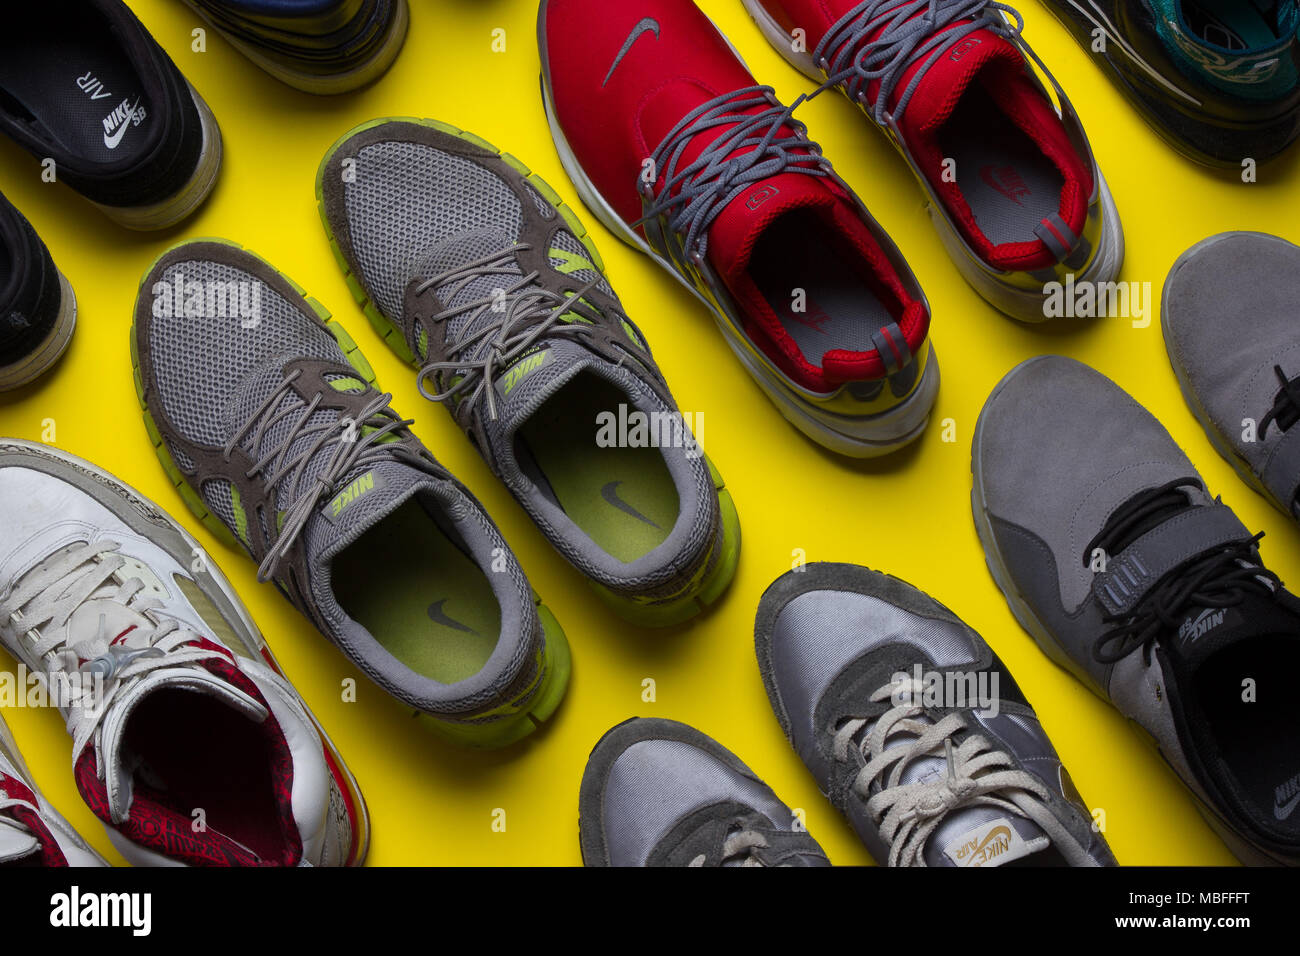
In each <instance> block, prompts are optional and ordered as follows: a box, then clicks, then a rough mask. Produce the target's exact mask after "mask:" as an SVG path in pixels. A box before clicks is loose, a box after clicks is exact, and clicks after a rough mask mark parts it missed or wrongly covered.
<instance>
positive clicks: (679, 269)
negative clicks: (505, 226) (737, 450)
mask: <svg viewBox="0 0 1300 956" xmlns="http://www.w3.org/2000/svg"><path fill="white" fill-rule="evenodd" d="M538 16H539V19H538V44H539V47H540V50H541V61H542V84H543V91H544V98H545V101H546V109H547V115H548V118H549V120H550V124H551V131H552V133H553V135H554V137H555V143H556V148H557V149H558V150H559V153H560V159H561V161H562V162H563V164H564V167H565V170H566V171H567V172H568V174H569V176H570V178H571V179H572V180H573V181H574V184H575V185H576V187H577V189H578V192H579V194H580V195H581V196H582V198H583V200H584V201H585V202H586V203H587V205H588V206H589V207H590V208H591V210H592V211H593V212H594V213H595V214H596V216H597V217H599V218H600V219H601V221H602V222H604V223H605V225H606V226H608V227H609V228H610V229H611V230H612V231H613V232H614V233H615V234H616V235H619V236H621V237H622V238H623V239H624V240H626V241H627V242H629V243H631V244H632V245H634V246H635V247H637V248H639V249H641V250H642V251H643V252H646V253H648V254H649V255H651V256H653V257H654V258H655V259H656V260H658V261H659V263H660V264H661V265H663V266H664V267H665V268H667V269H669V270H671V271H672V272H673V274H674V275H676V276H677V278H678V279H680V280H681V281H682V282H683V283H684V284H685V285H686V286H687V288H689V289H691V291H693V292H694V293H695V294H696V295H698V296H699V297H700V298H701V299H702V300H703V301H704V302H705V304H706V305H708V306H709V307H710V308H711V309H712V310H713V313H714V315H715V317H716V319H717V322H718V326H719V328H721V330H722V332H723V334H724V336H725V337H726V339H727V342H728V344H729V345H730V346H731V347H732V349H733V350H734V351H735V353H736V354H737V355H738V356H739V357H740V359H741V361H742V362H743V363H744V364H745V366H746V367H747V368H748V369H749V371H750V374H752V375H753V376H754V378H755V379H756V380H757V382H758V384H759V385H760V386H761V387H762V388H763V391H764V392H766V393H767V395H768V397H769V398H771V400H772V401H773V402H774V403H775V404H776V406H777V408H778V409H780V411H781V413H782V414H783V415H785V417H786V418H787V419H789V420H790V421H791V422H792V423H793V424H794V425H795V426H796V427H797V428H799V430H800V431H802V432H803V433H804V434H806V435H808V436H809V437H810V438H812V439H813V440H814V441H816V442H819V443H820V444H822V445H824V446H826V447H827V448H830V449H832V450H834V451H837V452H839V453H841V454H845V455H852V456H855V457H867V456H872V455H880V454H884V453H886V452H889V451H892V450H894V449H896V448H898V447H900V446H901V445H904V444H906V443H907V442H910V441H912V440H913V439H915V438H917V437H918V436H919V435H920V433H921V432H922V431H923V430H924V428H925V425H926V423H927V421H928V416H929V413H930V408H931V406H932V405H933V404H934V398H935V395H936V393H937V392H938V388H939V369H938V363H937V362H936V361H935V360H934V357H933V353H932V349H931V346H930V344H929V342H928V340H927V337H926V336H927V333H928V331H929V324H930V317H929V308H928V306H927V304H926V301H925V296H924V295H923V294H922V292H921V289H920V286H919V285H918V283H917V281H916V278H915V277H914V276H913V275H912V272H911V270H910V269H909V268H908V266H907V264H906V262H904V260H903V258H902V255H901V254H900V253H899V252H898V249H897V248H896V247H895V246H894V244H893V242H891V241H890V239H889V237H888V236H886V235H885V233H884V231H883V230H882V229H881V228H880V226H879V225H878V224H877V223H876V222H875V220H873V219H872V218H871V216H870V214H869V213H868V212H867V211H866V209H865V208H864V207H863V205H862V203H861V201H860V200H859V199H858V198H857V197H856V196H855V195H854V194H853V192H852V190H850V189H849V188H848V186H846V185H845V184H844V182H843V181H842V180H841V179H840V178H839V177H838V176H837V175H836V174H835V172H834V170H833V169H832V168H831V164H830V162H829V161H827V160H826V159H825V158H824V157H823V156H822V155H821V151H820V150H819V149H818V147H817V145H816V144H815V143H813V142H812V141H810V140H809V139H808V138H807V130H806V129H805V128H804V126H803V125H802V124H800V123H798V122H797V121H795V120H793V119H792V118H791V111H792V109H793V107H786V106H784V105H782V104H781V103H780V101H778V100H777V98H776V96H775V94H774V93H773V91H772V90H771V88H770V87H765V86H759V85H757V84H756V83H755V81H754V78H753V76H751V75H750V73H749V70H748V69H746V67H745V65H744V63H742V62H741V61H740V59H739V58H738V57H737V56H736V54H735V52H734V51H733V50H732V49H731V48H730V47H729V46H728V44H727V41H726V40H725V39H724V38H723V36H722V35H721V34H720V33H719V32H718V31H717V29H716V28H715V27H714V26H713V24H712V23H711V22H710V21H709V19H708V18H707V17H706V16H705V15H704V14H703V13H701V12H700V11H699V9H698V8H697V7H696V6H695V4H694V3H692V2H691V0H618V2H610V0H543V2H542V4H541V9H540V11H539V14H538ZM795 105H797V104H795Z"/></svg>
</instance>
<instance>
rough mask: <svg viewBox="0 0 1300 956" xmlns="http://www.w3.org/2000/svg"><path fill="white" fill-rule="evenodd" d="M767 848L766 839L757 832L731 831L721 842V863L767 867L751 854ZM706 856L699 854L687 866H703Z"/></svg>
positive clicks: (749, 830)
mask: <svg viewBox="0 0 1300 956" xmlns="http://www.w3.org/2000/svg"><path fill="white" fill-rule="evenodd" d="M767 846H768V842H767V838H766V837H765V836H763V834H761V833H759V832H758V831H757V830H751V829H747V828H743V827H742V828H740V829H737V830H732V831H731V832H730V833H728V834H727V836H726V838H725V839H724V840H723V841H722V853H721V860H720V862H722V863H727V862H731V861H739V863H740V865H741V866H767V864H766V863H764V862H763V861H762V859H760V858H759V856H758V855H757V854H756V853H754V852H752V851H754V850H761V849H766V847H767ZM706 860H707V856H706V855H705V854H703V853H701V854H700V855H699V856H697V857H695V859H693V860H691V862H690V863H688V864H687V866H693V867H701V866H704V864H705V861H706Z"/></svg>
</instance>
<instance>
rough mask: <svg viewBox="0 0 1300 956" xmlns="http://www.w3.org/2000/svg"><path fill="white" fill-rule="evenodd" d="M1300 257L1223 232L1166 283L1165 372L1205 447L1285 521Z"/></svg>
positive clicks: (1299, 399)
mask: <svg viewBox="0 0 1300 956" xmlns="http://www.w3.org/2000/svg"><path fill="white" fill-rule="evenodd" d="M1297 300H1300V247H1297V246H1295V245H1292V244H1291V243H1289V242H1287V241H1286V240H1285V239H1279V238H1278V237H1277V236H1270V235H1266V234H1264V233H1259V232H1225V233H1222V234H1220V235H1217V236H1211V237H1210V238H1209V239H1206V240H1204V241H1202V242H1199V243H1197V244H1196V245H1194V246H1192V248H1190V249H1188V250H1187V251H1186V252H1185V253H1183V254H1182V256H1180V257H1179V259H1178V261H1177V262H1175V263H1174V267H1173V269H1172V270H1170V272H1169V278H1168V279H1167V280H1166V281H1165V290H1164V296H1163V299H1162V304H1161V312H1160V320H1161V325H1162V326H1163V328H1164V334H1165V349H1166V350H1167V351H1168V352H1169V363H1170V364H1171V365H1172V366H1173V368H1174V374H1175V375H1176V376H1177V377H1178V384H1179V385H1180V386H1181V387H1182V390H1183V397H1184V398H1186V400H1187V405H1188V407H1189V408H1191V410H1192V414H1194V415H1195V416H1196V419H1197V421H1199V422H1200V423H1201V427H1202V428H1204V429H1205V433H1206V435H1208V436H1209V439H1210V444H1212V445H1213V446H1214V448H1215V449H1216V450H1217V451H1218V452H1219V454H1220V455H1222V456H1223V457H1224V458H1225V459H1227V461H1228V463H1229V464H1231V465H1232V467H1233V468H1235V469H1236V470H1237V473H1238V474H1240V475H1241V477H1242V479H1243V480H1244V481H1245V482H1246V484H1248V485H1250V486H1251V487H1252V488H1254V489H1255V490H1256V491H1258V492H1259V493H1260V494H1262V495H1263V496H1264V497H1265V498H1267V499H1268V500H1269V501H1270V502H1271V503H1272V504H1273V505H1274V506H1275V507H1277V508H1278V509H1280V510H1281V511H1282V513H1283V514H1285V515H1287V516H1288V517H1291V518H1300V498H1298V497H1297V496H1298V495H1300V428H1293V427H1292V426H1293V425H1295V423H1296V421H1297V420H1298V419H1300V328H1297V326H1296V321H1295V309H1296V302H1297Z"/></svg>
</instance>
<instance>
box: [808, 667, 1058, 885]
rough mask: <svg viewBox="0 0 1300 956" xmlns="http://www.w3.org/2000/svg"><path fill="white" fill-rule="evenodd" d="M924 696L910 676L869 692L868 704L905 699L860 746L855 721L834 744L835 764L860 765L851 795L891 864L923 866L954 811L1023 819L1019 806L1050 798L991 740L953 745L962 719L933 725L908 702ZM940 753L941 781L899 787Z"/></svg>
mask: <svg viewBox="0 0 1300 956" xmlns="http://www.w3.org/2000/svg"><path fill="white" fill-rule="evenodd" d="M924 691H925V687H924V685H923V684H922V683H921V682H919V681H916V680H915V679H913V678H910V677H909V678H904V679H902V680H900V681H896V682H891V683H889V684H886V685H885V686H884V687H881V688H880V689H879V690H877V691H876V692H875V693H874V694H872V695H871V700H872V701H873V702H879V701H882V700H889V699H891V698H892V699H896V700H897V699H899V698H905V699H903V700H901V702H900V703H897V704H895V706H893V707H891V708H890V709H889V710H887V711H885V713H883V714H882V715H881V716H880V717H878V718H876V719H875V723H874V725H873V726H872V727H871V729H870V730H868V731H867V732H866V733H865V734H864V735H863V736H862V739H861V740H860V741H855V740H854V737H855V736H857V735H858V733H859V732H860V731H862V729H863V728H864V727H866V725H867V724H868V723H869V721H868V720H867V719H866V718H857V717H855V718H852V719H850V720H847V721H845V722H844V723H843V724H842V725H841V726H840V727H839V728H838V729H837V730H836V731H835V735H834V739H833V742H832V753H833V755H834V757H835V759H836V760H839V761H842V762H846V763H847V762H849V761H853V760H857V761H859V762H860V764H861V769H860V770H859V771H858V774H857V776H856V777H855V778H854V779H853V783H852V788H853V792H854V793H855V794H857V795H858V796H859V797H861V798H862V799H863V800H865V801H866V803H867V812H868V813H870V814H871V818H872V819H873V820H874V821H875V822H876V823H877V824H878V825H879V827H880V835H881V837H882V839H884V841H885V843H886V844H888V846H889V865H890V866H925V865H926V864H925V856H924V851H925V844H926V841H927V840H929V838H930V835H931V834H932V833H933V832H934V831H935V829H936V828H937V827H938V826H939V824H941V823H942V822H943V821H944V819H945V818H947V816H948V815H949V814H950V813H952V812H953V811H954V810H957V809H959V808H962V807H974V806H994V807H998V808H999V809H1002V810H1004V811H1006V812H1008V813H1012V814H1015V815H1016V816H1022V817H1023V816H1025V815H1026V814H1025V812H1024V810H1023V809H1022V806H1021V804H1022V803H1024V802H1025V801H1026V800H1029V801H1034V802H1040V803H1041V801H1042V800H1044V799H1045V798H1046V797H1047V789H1046V788H1045V787H1044V786H1043V784H1042V782H1041V781H1039V780H1038V778H1037V777H1035V776H1034V775H1033V774H1031V773H1029V772H1028V771H1025V770H1016V769H1014V764H1013V763H1012V760H1011V757H1010V756H1008V755H1007V754H1006V753H1005V752H1004V751H1001V750H995V749H993V745H992V744H991V743H990V742H989V740H988V738H986V737H984V736H982V735H980V734H968V735H967V736H966V739H965V740H963V741H962V742H961V744H959V745H957V746H954V745H953V742H952V737H953V735H954V734H956V733H958V732H959V731H963V730H966V729H967V726H966V719H965V718H964V717H963V716H962V715H961V714H957V713H953V714H948V715H947V716H945V717H943V718H941V719H940V720H938V721H932V720H930V719H929V718H928V717H926V716H925V708H924V707H922V706H921V705H920V704H916V703H913V702H912V701H914V700H920V699H922V695H923V694H924ZM895 695H898V696H897V697H896V696H895ZM918 718H919V719H918ZM900 737H901V738H904V741H903V742H899V738H900ZM938 756H942V757H944V758H945V760H946V761H947V764H948V772H947V774H946V775H945V776H944V777H942V778H940V779H937V780H925V781H921V782H917V783H903V782H902V776H903V773H904V771H905V770H906V769H907V768H908V766H909V765H910V764H911V763H912V762H913V761H915V760H917V759H918V758H924V757H938ZM873 787H874V788H875V792H874V793H873ZM1013 797H1014V798H1015V799H1014V802H1013V799H1012V798H1013ZM1045 817H1050V813H1047V812H1043V813H1035V814H1034V818H1035V820H1038V819H1040V818H1045Z"/></svg>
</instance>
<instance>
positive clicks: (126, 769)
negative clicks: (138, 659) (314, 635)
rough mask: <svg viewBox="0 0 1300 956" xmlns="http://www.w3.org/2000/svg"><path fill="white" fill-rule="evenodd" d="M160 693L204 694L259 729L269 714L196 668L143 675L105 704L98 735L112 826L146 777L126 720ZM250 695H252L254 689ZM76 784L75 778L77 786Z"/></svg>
mask: <svg viewBox="0 0 1300 956" xmlns="http://www.w3.org/2000/svg"><path fill="white" fill-rule="evenodd" d="M250 686H251V685H250ZM162 690H178V691H185V692H187V693H195V694H203V695H205V696H207V697H211V698H213V699H214V700H218V701H220V702H222V703H224V704H225V705H226V706H227V707H229V708H230V709H231V710H233V711H235V712H236V713H238V714H241V715H243V716H244V717H246V718H248V719H249V720H251V721H253V722H254V723H259V724H260V723H262V722H263V721H264V720H266V717H267V714H268V713H269V711H268V710H267V707H266V704H265V702H264V701H262V700H259V699H256V698H255V697H253V696H252V695H250V694H249V693H248V692H246V691H245V690H243V689H241V688H239V687H236V686H235V685H234V684H232V683H231V682H230V681H228V680H226V679H225V678H224V677H222V676H221V675H220V674H219V673H215V672H214V671H213V670H209V669H208V668H207V667H205V666H203V664H200V663H196V664H189V665H182V666H179V667H167V668H160V669H159V670H156V671H153V672H151V673H149V674H146V675H145V676H144V677H142V678H140V680H139V681H137V682H136V683H134V684H132V685H131V686H130V687H129V688H127V689H126V690H125V691H123V692H121V693H120V694H117V695H115V696H114V697H113V698H112V699H111V700H110V702H109V707H108V711H107V712H106V713H105V715H104V717H103V720H102V722H101V727H102V735H101V738H100V742H99V752H98V753H97V754H96V758H97V760H96V765H97V766H99V767H100V768H102V770H103V776H104V788H105V791H106V796H107V800H108V811H109V815H110V818H111V820H112V821H113V822H115V823H120V822H122V821H123V820H125V819H126V818H127V817H128V816H129V815H130V812H131V800H132V795H133V784H134V779H135V775H136V773H137V772H139V773H143V774H148V768H147V767H141V766H139V764H138V761H137V758H136V757H135V755H134V753H133V752H132V751H131V748H130V744H129V741H127V740H126V730H127V727H128V726H129V725H130V723H131V715H132V714H133V713H134V712H135V710H136V709H137V708H138V707H139V706H140V704H142V703H143V702H144V701H145V700H147V699H148V698H149V697H151V696H152V695H153V694H156V693H158V692H159V691H162ZM254 693H256V690H255V689H254ZM194 731H195V733H196V734H201V733H202V732H203V728H200V727H196V728H194ZM92 745H93V738H92V739H91V741H89V742H88V743H87V747H89V746H92ZM80 756H81V755H80V754H75V755H74V757H73V760H74V763H75V762H76V761H77V760H78V759H80ZM80 783H81V779H80V777H78V784H79V785H80ZM83 796H86V798H87V799H91V797H90V795H87V794H85V793H84V792H83Z"/></svg>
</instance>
